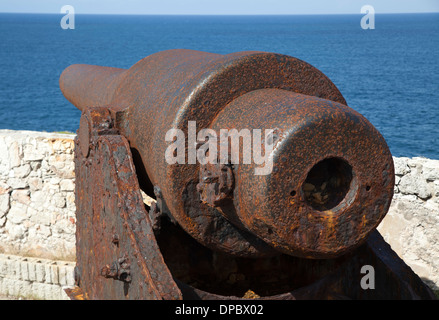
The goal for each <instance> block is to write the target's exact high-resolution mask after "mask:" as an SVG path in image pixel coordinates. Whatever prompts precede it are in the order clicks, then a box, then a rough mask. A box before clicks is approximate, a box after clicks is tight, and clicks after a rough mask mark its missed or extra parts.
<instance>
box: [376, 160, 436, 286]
mask: <svg viewBox="0 0 439 320" xmlns="http://www.w3.org/2000/svg"><path fill="white" fill-rule="evenodd" d="M393 161H394V164H395V175H396V176H395V178H396V180H395V194H394V196H393V201H392V204H391V206H390V209H389V212H388V213H387V215H386V217H385V218H384V220H383V221H382V222H381V224H380V225H379V227H378V230H379V231H380V233H381V234H382V235H383V237H384V239H385V240H386V241H387V242H388V243H389V244H390V245H391V246H392V249H393V250H394V251H395V252H396V253H397V254H398V255H399V256H400V257H401V258H402V259H403V260H404V261H405V262H406V263H407V264H408V265H409V266H410V267H411V268H412V269H413V271H415V272H416V273H417V274H418V275H419V276H420V277H421V278H422V279H423V280H424V281H425V282H426V283H427V284H428V285H430V287H432V288H434V289H435V290H439V160H431V159H426V158H393Z"/></svg>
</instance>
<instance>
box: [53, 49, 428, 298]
mask: <svg viewBox="0 0 439 320" xmlns="http://www.w3.org/2000/svg"><path fill="white" fill-rule="evenodd" d="M60 88H61V90H62V92H63V94H64V96H65V97H66V99H67V100H69V101H70V102H71V103H72V104H73V105H75V106H76V107H77V108H79V109H80V110H82V116H81V120H80V124H79V129H78V134H77V137H76V142H75V144H76V149H75V170H76V206H77V232H76V239H77V265H76V268H75V281H76V286H75V288H73V289H72V288H71V289H67V292H68V294H69V296H70V297H71V298H72V299H80V298H84V299H246V298H256V299H333V298H335V299H337V298H351V299H381V298H383V299H389V298H390V299H393V298H400V299H416V298H420V299H432V298H433V297H434V295H433V294H432V292H431V290H430V289H429V288H428V287H427V286H425V285H424V283H423V282H422V281H421V279H420V278H419V277H418V276H417V275H416V274H414V273H413V271H412V270H411V269H410V268H409V267H408V266H407V265H406V264H405V263H404V262H403V261H402V260H401V259H400V258H399V257H398V256H397V255H396V254H395V253H394V252H393V251H392V250H391V248H390V246H389V245H388V244H387V243H386V242H385V241H384V240H383V238H382V237H381V236H380V234H379V233H378V231H377V230H376V228H377V226H378V224H379V223H380V222H381V220H382V219H383V218H384V216H385V215H386V213H387V211H388V209H389V206H390V203H391V200H392V196H393V188H394V167H393V160H392V156H391V153H390V151H389V148H388V146H387V144H386V142H385V140H384V138H383V137H382V136H381V134H380V133H379V132H378V131H377V130H376V129H375V128H374V127H373V126H372V124H370V122H369V121H368V120H367V119H365V118H364V117H363V116H362V115H361V114H359V113H358V112H356V111H354V110H353V109H351V108H350V107H348V106H347V104H346V101H345V99H344V98H343V96H342V94H341V93H340V91H339V90H338V89H337V88H336V86H335V85H334V84H333V83H332V82H331V81H330V80H329V79H328V78H327V77H326V76H325V75H324V74H323V73H322V72H320V71H319V70H317V69H316V68H314V67H313V66H311V65H310V64H308V63H306V62H304V61H301V60H299V59H296V58H293V57H290V56H286V55H280V54H275V53H266V52H253V51H252V52H239V53H233V54H227V55H220V54H212V53H205V52H199V51H193V50H169V51H164V52H159V53H156V54H153V55H150V56H148V57H146V58H144V59H142V60H140V61H139V62H137V63H136V64H135V65H133V66H132V67H131V68H129V69H118V68H111V67H100V66H91V65H72V66H70V67H68V68H67V69H66V70H64V72H63V73H62V75H61V77H60ZM202 130H204V131H203V132H202ZM267 132H268V133H267ZM231 133H234V134H231ZM255 133H260V135H259V137H258V136H257V135H256V134H255ZM264 133H265V135H264ZM213 137H215V138H217V139H215V140H214V139H213ZM218 137H219V142H218ZM248 137H250V140H251V141H250V142H249V141H248V140H249V139H248ZM258 138H259V139H258ZM177 140H179V143H177ZM232 140H233V141H232ZM212 141H213V142H212ZM247 142H248V143H247ZM255 154H260V155H261V156H262V155H263V157H262V158H263V160H264V161H263V162H261V161H256V158H255V157H254V156H255ZM252 155H253V158H252ZM198 156H200V157H198ZM203 157H204V158H203ZM169 159H171V160H169ZM200 159H204V160H205V161H198V160H200ZM206 159H207V160H206ZM246 159H247V161H246ZM248 159H250V161H249V160H248ZM259 160H260V159H259ZM145 199H149V202H148V201H147V202H146V203H145ZM365 266H366V267H368V268H371V269H370V270H373V273H371V274H367V273H366V272H365V271H364V270H365V269H364V267H365ZM366 276H371V277H369V278H368V279H366V280H368V281H365V277H366ZM372 276H373V277H372Z"/></svg>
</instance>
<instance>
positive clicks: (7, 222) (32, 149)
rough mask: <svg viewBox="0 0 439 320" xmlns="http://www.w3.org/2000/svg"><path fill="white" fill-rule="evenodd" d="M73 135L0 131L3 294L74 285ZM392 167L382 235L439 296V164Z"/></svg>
mask: <svg viewBox="0 0 439 320" xmlns="http://www.w3.org/2000/svg"><path fill="white" fill-rule="evenodd" d="M74 137H75V136H74V135H66V134H54V133H42V132H30V131H11V130H0V253H3V255H0V294H12V295H22V296H25V295H26V294H28V295H29V296H31V297H34V298H40V299H60V298H65V296H64V295H63V293H62V290H60V288H61V287H62V286H63V285H64V284H67V285H71V284H72V283H73V282H72V281H73V280H72V279H73V276H72V273H73V265H74V261H75V228H76V217H75V203H74V163H73V148H74V143H73V139H74ZM394 162H395V173H396V185H395V195H394V199H393V202H392V205H391V207H390V210H389V213H388V214H387V216H386V217H385V218H384V220H383V221H382V223H381V224H380V226H379V228H378V230H379V231H380V232H381V234H382V235H383V236H384V238H385V240H386V241H387V242H388V243H389V244H390V245H391V246H392V248H393V250H395V251H396V253H397V254H398V255H399V256H400V257H401V258H403V259H404V261H405V262H406V263H407V264H408V265H409V266H411V267H412V269H413V270H414V271H415V272H416V273H417V274H418V275H419V276H420V277H421V278H423V279H424V281H425V282H426V283H427V284H429V285H430V286H431V287H432V288H434V289H435V290H439V160H429V159H424V158H394ZM2 261H3V262H2ZM4 261H6V262H4ZM11 261H12V262H11ZM17 261H18V262H17ZM66 261H67V262H66ZM2 263H3V264H2ZM66 264H67V265H66ZM47 265H49V266H52V267H47ZM42 266H44V267H42ZM62 266H66V267H65V268H64V267H62ZM61 267H62V268H61ZM37 268H38V270H40V271H39V274H38V276H37V274H36V273H35V274H34V275H31V276H29V272H31V273H32V272H37V271H36V270H37ZM50 268H52V269H54V270H55V269H56V270H58V268H61V269H59V270H62V271H59V270H58V273H56V271H51V270H52V269H50ZM43 269H44V272H45V273H44V277H43V273H42V270H43ZM22 270H24V271H22ZM26 270H27V271H26ZM29 270H30V271H29ZM32 270H33V271H32ZM46 270H47V271H46ZM64 272H66V273H68V276H67V275H66V276H62V277H61V279H62V280H60V278H59V277H60V274H64ZM53 274H55V276H54V275H53ZM56 274H58V276H56ZM29 277H31V278H29ZM32 277H34V278H35V279H37V278H38V279H39V280H35V281H34V280H33V279H34V278H32ZM57 277H58V278H57ZM66 279H68V281H67V280H66Z"/></svg>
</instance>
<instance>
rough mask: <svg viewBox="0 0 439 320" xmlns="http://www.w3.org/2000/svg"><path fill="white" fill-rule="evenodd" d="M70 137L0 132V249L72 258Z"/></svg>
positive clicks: (73, 219) (73, 206) (71, 156)
mask: <svg viewBox="0 0 439 320" xmlns="http://www.w3.org/2000/svg"><path fill="white" fill-rule="evenodd" d="M73 139H74V135H67V134H56V133H43V132H31V131H12V130H0V253H1V252H3V253H8V254H19V255H22V256H30V257H39V258H48V259H59V260H70V261H74V260H75V256H76V254H75V224H76V220H75V219H76V218H75V194H74V189H75V180H74V179H75V174H74V163H73V148H74V143H73Z"/></svg>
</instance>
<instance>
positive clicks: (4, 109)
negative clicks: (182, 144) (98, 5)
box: [0, 13, 439, 159]
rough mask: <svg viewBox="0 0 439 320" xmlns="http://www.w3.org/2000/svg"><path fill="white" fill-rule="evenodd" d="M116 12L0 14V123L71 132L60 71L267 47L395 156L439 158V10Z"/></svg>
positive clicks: (75, 122)
mask: <svg viewBox="0 0 439 320" xmlns="http://www.w3.org/2000/svg"><path fill="white" fill-rule="evenodd" d="M361 17H362V15H327V16H325V15H316V16H117V15H101V16H98V15H76V18H75V29H74V30H63V29H62V28H61V27H60V20H61V18H62V15H61V14H60V15H56V14H55V15H44V14H39V15H34V14H5V13H3V14H0V129H20V130H40V131H74V132H75V131H76V129H77V128H78V126H79V118H80V112H79V111H78V110H77V109H76V108H75V107H74V106H73V105H71V104H70V103H69V102H68V101H67V100H65V98H64V97H63V95H62V94H61V92H60V90H59V85H58V79H59V76H60V74H61V72H62V71H63V70H64V69H65V68H66V67H68V66H69V65H71V64H74V63H85V64H95V65H103V66H112V67H119V68H129V67H130V66H132V65H133V64H134V63H136V62H137V61H138V60H140V59H142V58H143V57H145V56H147V55H150V54H152V53H155V52H158V51H162V50H167V49H175V48H186V49H194V50H201V51H207V52H214V53H221V54H227V53H231V52H236V51H243V50H260V51H270V52H277V53H282V54H287V55H291V56H294V57H297V58H299V59H302V60H304V61H306V62H308V63H310V64H312V65H314V66H315V67H317V68H318V69H320V70H321V71H322V72H323V73H325V74H326V75H327V76H328V77H329V78H330V79H331V80H332V81H333V82H334V83H335V84H336V85H337V87H338V88H339V89H340V91H341V92H342V94H343V95H344V97H345V98H346V100H347V102H348V105H349V106H350V107H352V108H353V109H355V110H357V111H358V112H360V113H362V114H363V115H364V116H365V117H366V118H368V119H369V120H370V121H371V122H372V124H373V125H374V126H375V127H376V128H377V129H378V130H379V131H380V132H381V133H382V134H383V136H384V138H385V139H386V141H387V143H388V144H389V146H390V149H391V151H392V153H393V155H395V156H424V157H429V158H435V159H439V14H395V15H377V16H376V20H375V29H374V30H363V29H361V27H360V20H361Z"/></svg>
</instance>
